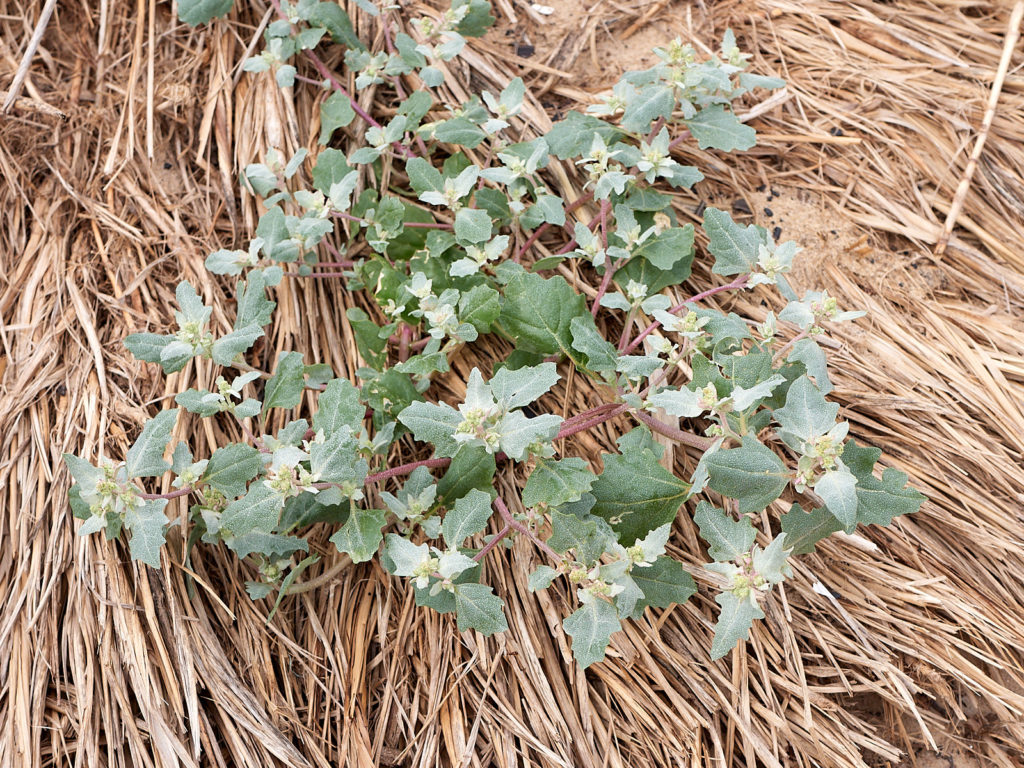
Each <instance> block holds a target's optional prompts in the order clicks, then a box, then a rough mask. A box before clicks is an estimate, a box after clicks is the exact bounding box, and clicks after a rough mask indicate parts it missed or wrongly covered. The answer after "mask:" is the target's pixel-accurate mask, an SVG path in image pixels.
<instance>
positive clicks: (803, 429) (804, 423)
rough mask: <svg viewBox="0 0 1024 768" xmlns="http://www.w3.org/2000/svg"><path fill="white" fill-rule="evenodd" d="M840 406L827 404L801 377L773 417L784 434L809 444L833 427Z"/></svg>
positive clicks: (805, 379) (810, 383) (792, 385)
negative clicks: (783, 405)
mask: <svg viewBox="0 0 1024 768" xmlns="http://www.w3.org/2000/svg"><path fill="white" fill-rule="evenodd" d="M838 413H839V403H830V402H828V401H827V400H826V399H825V396H824V395H822V394H821V391H820V390H819V389H818V388H817V387H816V386H814V384H813V383H812V382H811V380H810V379H809V378H807V377H806V376H801V377H800V378H798V379H797V380H796V381H794V382H793V383H792V384H791V385H790V387H789V391H788V392H787V393H786V405H785V407H783V408H777V409H776V410H775V413H774V416H775V420H776V421H777V422H779V426H780V427H782V430H783V431H784V432H788V433H789V434H791V435H793V436H795V437H797V438H799V439H800V440H802V441H804V442H810V441H811V440H813V439H814V438H816V437H819V436H820V435H824V434H825V433H826V432H828V431H829V430H830V429H832V427H834V426H835V424H836V416H837V415H838Z"/></svg>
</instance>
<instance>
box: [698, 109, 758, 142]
mask: <svg viewBox="0 0 1024 768" xmlns="http://www.w3.org/2000/svg"><path fill="white" fill-rule="evenodd" d="M686 125H687V127H688V128H689V129H690V133H692V134H693V137H694V138H695V139H697V146H698V147H699V148H700V149H721V150H723V151H725V152H732V151H733V150H734V149H750V148H751V147H752V146H754V144H756V143H757V134H756V133H755V132H754V129H753V128H751V127H750V126H749V125H744V124H743V123H741V122H740V121H739V118H738V117H736V115H734V114H733V113H732V112H729V111H727V110H726V109H725V107H723V106H722V105H721V104H714V105H712V106H710V107H705V108H704V109H702V110H701V111H700V112H698V113H697V114H696V116H694V117H693V118H691V119H690V120H687V121H686Z"/></svg>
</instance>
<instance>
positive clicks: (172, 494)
mask: <svg viewBox="0 0 1024 768" xmlns="http://www.w3.org/2000/svg"><path fill="white" fill-rule="evenodd" d="M194 490H195V488H193V487H192V486H191V485H186V486H185V487H184V488H179V489H178V490H176V491H171V492H170V493H141V492H140V493H137V494H136V495H137V496H138V497H139V498H140V499H146V500H147V501H151V500H153V499H179V498H181V497H182V496H187V495H188V494H190V493H192V491H194Z"/></svg>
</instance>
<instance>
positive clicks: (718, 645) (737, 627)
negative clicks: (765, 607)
mask: <svg viewBox="0 0 1024 768" xmlns="http://www.w3.org/2000/svg"><path fill="white" fill-rule="evenodd" d="M715 602H716V603H718V604H719V605H720V606H722V612H721V613H720V614H719V615H718V623H717V624H715V639H714V640H713V641H712V642H711V658H712V659H720V658H722V657H723V656H725V654H727V653H728V652H729V651H731V650H732V649H733V648H735V647H736V646H737V645H738V644H739V643H741V642H743V641H744V640H746V639H747V635H748V633H749V632H750V628H751V627H752V626H753V624H754V621H755V620H756V619H763V618H764V611H762V610H761V608H760V606H759V605H758V604H757V603H755V602H754V601H753V598H752V597H751V596H749V595H748V596H745V597H742V598H741V597H737V596H736V595H734V594H733V593H732V592H722V593H721V594H720V595H718V597H716V598H715Z"/></svg>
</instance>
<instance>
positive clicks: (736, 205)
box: [732, 197, 753, 214]
mask: <svg viewBox="0 0 1024 768" xmlns="http://www.w3.org/2000/svg"><path fill="white" fill-rule="evenodd" d="M732 209H733V211H734V212H736V213H746V214H751V213H753V211H752V210H750V206H749V205H748V204H747V201H746V200H744V199H743V198H742V197H741V198H739V199H737V200H733V201H732Z"/></svg>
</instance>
